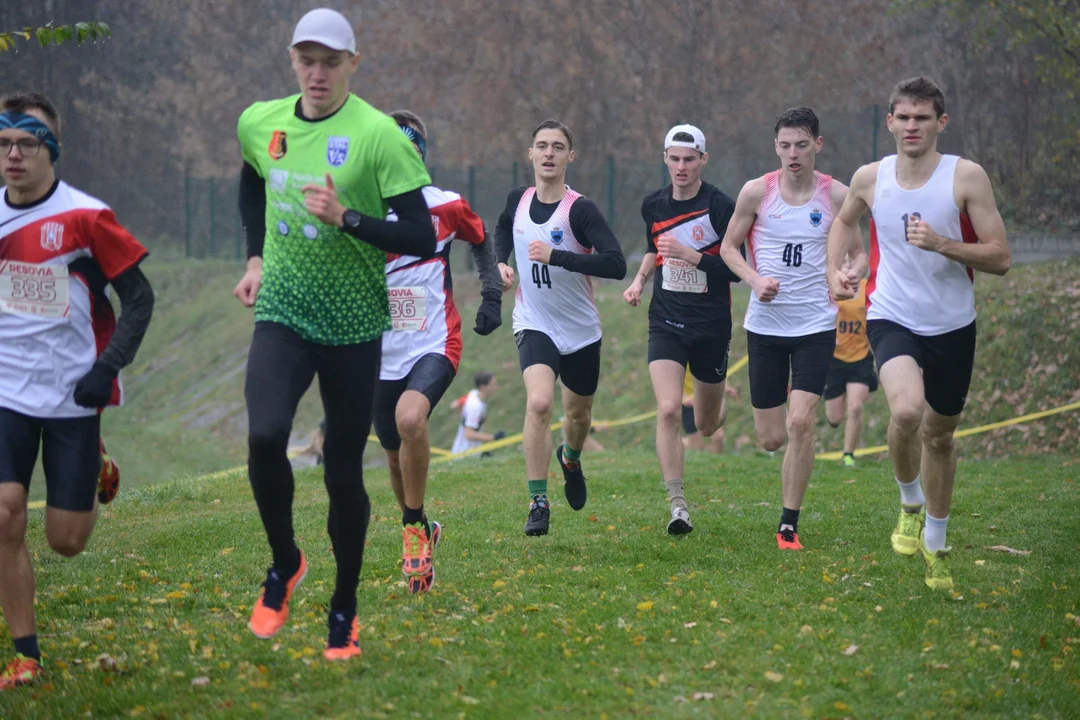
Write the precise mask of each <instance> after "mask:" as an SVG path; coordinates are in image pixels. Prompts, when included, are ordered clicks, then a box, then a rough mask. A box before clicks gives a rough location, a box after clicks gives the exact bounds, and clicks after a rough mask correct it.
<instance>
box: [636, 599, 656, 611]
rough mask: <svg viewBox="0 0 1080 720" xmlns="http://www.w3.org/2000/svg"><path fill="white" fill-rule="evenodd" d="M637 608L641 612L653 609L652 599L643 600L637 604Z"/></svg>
mask: <svg viewBox="0 0 1080 720" xmlns="http://www.w3.org/2000/svg"><path fill="white" fill-rule="evenodd" d="M637 609H638V610H640V611H641V612H648V611H650V610H652V609H653V603H652V600H644V601H642V602H639V603H638V604H637Z"/></svg>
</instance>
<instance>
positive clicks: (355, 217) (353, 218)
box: [341, 210, 364, 232]
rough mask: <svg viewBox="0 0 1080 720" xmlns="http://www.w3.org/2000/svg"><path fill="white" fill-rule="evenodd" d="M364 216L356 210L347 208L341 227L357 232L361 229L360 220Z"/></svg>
mask: <svg viewBox="0 0 1080 720" xmlns="http://www.w3.org/2000/svg"><path fill="white" fill-rule="evenodd" d="M363 217H364V216H363V215H361V214H360V213H358V212H357V211H355V210H346V211H345V212H344V214H342V216H341V228H342V229H343V230H345V231H346V232H356V231H357V230H359V229H360V221H361V220H362V219H363Z"/></svg>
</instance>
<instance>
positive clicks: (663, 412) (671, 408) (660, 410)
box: [656, 400, 682, 426]
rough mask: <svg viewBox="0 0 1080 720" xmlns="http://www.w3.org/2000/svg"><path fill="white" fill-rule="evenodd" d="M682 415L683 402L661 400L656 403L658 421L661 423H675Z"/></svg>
mask: <svg viewBox="0 0 1080 720" xmlns="http://www.w3.org/2000/svg"><path fill="white" fill-rule="evenodd" d="M681 417H682V403H681V402H678V401H674V402H672V401H669V400H661V401H659V402H657V403H656V422H657V424H659V425H665V426H666V425H675V424H676V423H678V422H679V420H680V418H681Z"/></svg>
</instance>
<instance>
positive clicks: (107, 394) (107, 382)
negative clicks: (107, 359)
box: [75, 361, 119, 408]
mask: <svg viewBox="0 0 1080 720" xmlns="http://www.w3.org/2000/svg"><path fill="white" fill-rule="evenodd" d="M117 374H119V371H118V370H115V369H113V368H111V367H109V366H108V365H106V364H105V363H103V362H100V361H99V362H96V363H94V367H92V368H90V372H88V373H86V374H85V375H83V377H82V379H81V380H79V382H77V383H75V404H76V405H78V406H79V407H84V408H100V407H105V405H106V404H108V402H109V399H110V398H111V397H112V391H113V380H115V379H116V376H117Z"/></svg>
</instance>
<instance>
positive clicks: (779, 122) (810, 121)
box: [773, 107, 821, 138]
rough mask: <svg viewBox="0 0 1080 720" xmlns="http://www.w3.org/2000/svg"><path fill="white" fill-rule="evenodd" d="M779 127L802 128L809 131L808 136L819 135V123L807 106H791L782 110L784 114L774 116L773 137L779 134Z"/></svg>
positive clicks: (815, 136) (814, 136)
mask: <svg viewBox="0 0 1080 720" xmlns="http://www.w3.org/2000/svg"><path fill="white" fill-rule="evenodd" d="M781 128H802V129H803V130H806V132H808V133H810V137H812V138H817V137H820V135H821V124H820V123H819V122H818V117H817V115H815V114H814V111H813V110H811V109H810V108H808V107H793V108H790V109H788V110H785V111H784V114H783V115H781V116H780V117H778V118H776V124H775V125H773V137H776V136H777V135H779V134H780V129H781Z"/></svg>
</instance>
